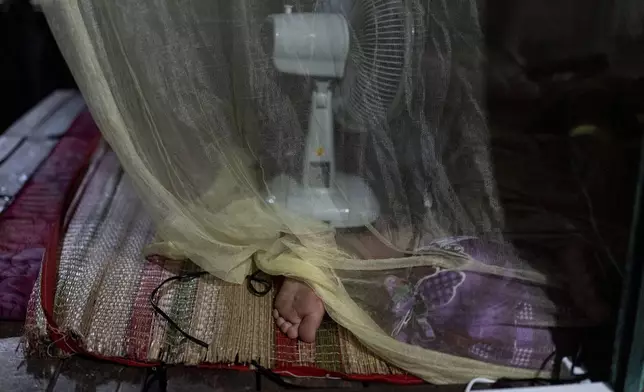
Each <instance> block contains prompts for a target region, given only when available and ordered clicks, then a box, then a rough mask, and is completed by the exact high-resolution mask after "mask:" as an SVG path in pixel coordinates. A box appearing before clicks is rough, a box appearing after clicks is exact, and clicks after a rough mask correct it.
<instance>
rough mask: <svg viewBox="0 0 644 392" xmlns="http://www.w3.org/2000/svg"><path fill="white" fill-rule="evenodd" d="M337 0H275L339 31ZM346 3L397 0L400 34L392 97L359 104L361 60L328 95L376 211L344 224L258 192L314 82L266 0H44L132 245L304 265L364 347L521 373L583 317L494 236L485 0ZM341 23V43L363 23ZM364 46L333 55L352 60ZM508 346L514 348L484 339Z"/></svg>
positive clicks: (254, 264) (237, 264) (299, 132)
mask: <svg viewBox="0 0 644 392" xmlns="http://www.w3.org/2000/svg"><path fill="white" fill-rule="evenodd" d="M353 3H354V2H353V1H349V0H345V1H343V0H336V1H329V2H326V3H324V4H322V3H320V4H315V3H314V1H312V0H311V1H294V2H293V3H292V5H293V12H307V11H308V12H313V11H314V12H327V13H328V12H332V13H340V14H343V13H345V14H346V15H347V17H346V19H347V20H348V21H349V26H350V31H352V32H353V31H354V30H357V28H356V29H352V28H351V23H352V20H355V19H354V16H352V15H351V12H350V10H352V9H354V8H353V7H354V4H353ZM359 3H360V4H362V5H361V6H362V8H363V12H365V13H366V15H367V16H365V17H364V18H363V22H362V23H363V24H364V23H375V24H378V21H379V19H378V18H377V16H374V15H376V14H377V13H378V10H379V7H385V6H387V5H388V4H395V5H396V7H397V8H396V10H398V11H395V12H400V15H399V16H398V17H399V18H400V20H403V21H404V29H403V30H402V31H403V32H404V33H403V34H402V35H398V36H394V37H393V38H391V41H388V42H387V43H388V44H389V45H390V46H391V47H394V48H399V49H400V50H398V52H396V53H395V54H394V55H395V56H398V60H396V61H400V64H402V65H401V67H402V68H401V69H400V70H399V74H398V76H397V78H396V79H395V80H393V83H395V85H396V87H397V90H396V94H394V95H395V96H392V97H390V98H391V99H389V100H386V99H380V100H379V101H377V103H378V104H377V105H373V104H372V103H373V101H374V97H378V94H380V91H379V90H378V86H377V85H374V84H370V83H371V82H374V81H375V80H377V79H378V78H379V77H380V76H379V75H378V71H377V70H374V69H375V68H374V69H372V70H371V71H369V72H371V73H365V74H362V75H358V76H357V77H356V78H358V79H359V78H363V79H362V80H361V81H360V80H358V81H355V80H354V82H355V83H356V84H358V83H362V84H363V85H362V88H363V90H364V91H363V92H362V93H360V94H356V95H355V96H353V97H352V98H351V99H344V100H338V102H339V103H336V104H337V106H343V105H344V106H345V107H350V108H352V110H349V111H348V112H349V114H348V115H346V114H345V117H347V118H350V119H349V120H348V121H340V117H339V116H338V118H337V120H338V121H335V126H334V135H335V139H336V141H335V150H336V151H335V157H336V160H335V165H336V169H337V170H338V171H342V172H345V173H352V174H354V175H356V176H358V177H360V178H361V179H363V180H364V181H365V182H366V184H368V185H369V187H370V188H371V189H372V191H373V193H374V195H375V199H376V200H377V204H378V205H379V213H378V218H377V219H376V220H374V221H373V222H371V223H369V222H367V223H365V225H364V226H363V227H359V228H351V229H346V228H339V227H334V226H333V225H331V224H329V223H328V222H325V221H323V220H320V219H316V218H315V217H312V216H311V215H308V214H306V213H301V212H293V211H292V209H289V208H284V207H283V206H282V205H280V204H279V203H269V202H267V200H268V198H267V194H270V189H269V185H268V184H270V183H271V181H272V180H273V179H274V178H276V177H278V176H279V175H283V174H286V175H288V176H290V177H292V178H295V179H298V180H299V179H300V178H301V176H302V172H303V165H304V163H303V162H304V161H305V155H306V153H305V151H306V145H305V140H306V134H307V131H308V116H309V111H310V105H311V92H312V90H313V81H312V80H311V78H310V77H309V76H307V75H293V74H286V73H282V72H279V70H277V69H276V67H275V65H274V62H273V59H272V54H271V52H270V50H271V49H270V42H268V41H270V40H271V39H272V37H271V30H270V29H269V28H267V17H268V16H269V15H271V14H275V13H282V12H284V4H283V2H282V1H281V0H237V1H229V0H182V1H178V0H154V1H150V0H141V1H139V0H127V1H124V0H111V1H102V0H99V1H94V0H65V1H44V2H42V4H43V9H44V11H45V13H46V15H47V18H48V20H49V23H50V25H51V27H52V30H53V31H54V34H55V36H56V38H57V41H58V43H59V45H60V46H61V48H62V51H63V53H64V55H65V57H66V60H67V62H68V63H69V65H70V67H71V69H72V72H73V74H74V75H75V78H76V80H77V82H78V84H79V86H80V88H81V90H82V92H83V95H84V96H85V98H86V100H87V102H88V105H89V107H90V109H91V112H92V115H93V116H94V118H95V120H96V122H97V123H98V125H99V127H100V129H101V131H102V133H103V135H104V137H105V139H106V140H107V141H108V142H109V144H110V145H111V147H112V148H113V149H114V151H115V152H116V154H117V155H118V157H119V159H120V161H121V163H122V165H123V167H124V168H125V170H126V172H127V173H128V175H129V176H130V177H131V178H132V179H133V181H134V182H135V184H136V186H137V188H138V190H139V193H140V197H141V198H143V200H144V201H145V204H146V205H147V207H148V209H149V211H150V213H151V214H152V215H153V217H154V218H155V220H156V224H157V240H156V242H155V243H152V244H150V245H149V246H148V248H147V252H148V253H149V254H160V255H164V256H168V257H173V258H186V259H190V260H192V261H193V262H194V263H196V264H197V265H198V266H200V267H201V268H203V269H204V270H206V271H208V272H209V273H211V274H213V275H215V276H216V277H218V278H220V279H223V280H225V281H228V282H232V283H242V282H243V281H244V279H245V278H246V276H247V275H249V274H251V273H252V272H253V271H255V270H256V269H259V270H262V271H264V272H265V273H268V274H270V275H274V276H286V277H291V278H294V279H297V280H300V281H302V282H305V283H306V284H308V285H309V286H310V287H311V288H312V289H313V290H314V291H315V293H316V294H317V295H318V296H319V297H320V298H321V300H322V301H323V303H324V305H325V309H326V311H327V313H328V314H329V316H330V317H331V318H332V319H333V320H335V321H336V322H337V323H339V324H340V325H342V326H344V327H345V328H347V329H348V330H349V331H351V332H352V333H353V334H354V335H355V336H356V337H357V338H358V339H359V340H360V341H361V342H362V343H363V344H364V345H365V346H366V347H367V348H368V349H369V350H372V351H373V352H374V353H376V354H377V355H379V356H380V357H382V358H383V359H384V360H386V361H387V362H389V363H391V364H393V365H395V366H397V367H400V368H401V369H403V370H405V371H407V372H410V373H412V374H415V375H418V376H420V377H422V378H424V379H425V380H428V381H430V382H437V383H445V382H462V381H465V380H469V379H470V378H472V377H473V376H474V375H478V376H488V377H504V376H518V377H533V376H534V375H535V369H538V368H539V367H540V366H541V363H542V362H543V361H544V360H546V359H547V357H548V356H549V355H550V354H551V352H552V350H554V346H553V345H552V339H551V337H550V334H549V328H550V327H556V326H562V325H565V326H574V325H585V324H586V323H587V321H586V320H585V319H584V318H580V317H577V316H576V315H575V314H574V313H575V312H574V311H572V310H571V308H570V307H569V306H567V305H566V304H565V303H564V304H563V305H562V304H561V303H555V302H554V301H553V299H552V298H553V296H552V295H551V294H552V292H557V290H561V289H562V287H563V285H562V282H561V281H560V280H557V279H556V274H549V273H548V272H547V271H546V268H542V267H540V266H537V267H535V265H534V263H530V262H527V261H523V260H524V258H522V257H519V255H518V252H516V251H515V250H514V248H513V247H512V246H511V245H510V244H509V242H508V240H507V238H506V234H505V227H504V214H503V210H502V208H501V205H500V203H499V202H498V200H497V197H496V185H495V178H494V177H495V176H494V174H493V170H492V169H493V168H492V163H491V158H490V150H489V140H488V139H489V136H488V129H487V127H486V114H485V111H484V105H483V97H482V96H483V92H484V88H483V87H484V86H483V61H484V56H483V55H484V50H483V42H482V38H483V36H482V32H481V27H480V22H479V20H480V17H479V13H480V12H482V9H480V7H479V5H478V4H477V3H476V2H475V1H472V0H471V1H448V2H440V1H429V0H405V1H403V0H389V1H383V0H380V1H376V0H361V1H359ZM365 10H366V11H365ZM390 12H394V11H390ZM389 16H391V15H389ZM394 16H396V15H394ZM369 18H371V19H369ZM364 20H367V22H364ZM385 27H386V26H385ZM378 29H379V26H376V29H375V30H374V31H376V33H374V34H384V33H383V32H382V31H384V30H378ZM350 35H351V39H352V43H351V45H352V49H351V51H353V50H354V49H353V48H354V46H353V45H354V41H355V40H360V39H361V38H364V37H360V36H359V34H353V33H352V34H350ZM396 40H398V41H396ZM388 53H390V52H385V53H384V54H383V56H387V55H389V54H388ZM363 54H364V53H363ZM380 55H381V54H380V53H377V52H372V53H367V54H364V56H362V57H360V56H358V57H357V59H356V58H354V59H353V60H351V59H350V60H349V61H354V62H362V66H366V67H367V68H368V65H369V61H375V58H377V57H378V56H380ZM394 55H392V56H394ZM304 73H305V72H304ZM347 77H349V76H347ZM365 77H366V80H365V79H364V78H365ZM332 83H336V82H332ZM337 83H338V84H339V83H340V82H337ZM374 86H375V87H374ZM335 91H339V90H335ZM337 94H338V95H341V94H342V93H341V92H337ZM378 99H379V98H378ZM365 102H367V103H365ZM369 102H370V104H372V106H371V109H372V110H373V112H372V113H367V114H366V115H365V114H364V113H362V112H360V110H361V109H364V108H365V107H366V106H367V105H368V104H369ZM361 105H362V106H361ZM394 106H395V107H394ZM392 107H393V108H392ZM340 109H342V108H340ZM379 110H386V111H387V113H386V115H382V116H381V115H380V113H379V112H378V111H379ZM345 112H347V111H345ZM352 112H353V115H352ZM356 113H357V114H356ZM360 113H362V114H360ZM350 122H353V124H350ZM356 124H357V125H356ZM507 347H510V348H511V350H510V351H508V352H511V353H513V354H510V355H509V356H508V357H507V358H505V359H499V358H501V357H495V354H494V353H495V352H500V351H503V350H505V349H506V348H507ZM495 350H496V351H495ZM495 358H496V359H495Z"/></svg>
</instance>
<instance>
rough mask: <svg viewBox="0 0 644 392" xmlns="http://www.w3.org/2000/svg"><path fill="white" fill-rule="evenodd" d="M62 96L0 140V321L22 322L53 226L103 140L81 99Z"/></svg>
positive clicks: (50, 101)
mask: <svg viewBox="0 0 644 392" xmlns="http://www.w3.org/2000/svg"><path fill="white" fill-rule="evenodd" d="M63 97H67V98H69V99H67V100H65V99H63V100H58V101H56V100H53V99H51V97H50V99H48V100H45V101H44V103H43V104H44V106H45V108H46V109H47V108H48V109H49V110H42V108H41V107H37V108H36V109H35V110H34V112H32V113H30V114H28V115H27V116H25V118H23V119H22V120H21V121H19V122H18V123H16V125H15V126H14V127H12V128H10V129H9V130H8V131H7V133H6V134H5V135H3V136H1V137H0V150H2V146H3V145H4V146H5V147H7V148H5V150H3V151H2V152H3V153H4V154H5V159H4V160H0V188H2V187H3V188H2V189H3V191H4V192H5V193H4V196H3V198H2V200H3V204H2V205H0V211H2V212H0V320H23V319H24V317H25V312H26V307H27V302H28V299H29V295H30V293H31V291H32V288H33V285H34V282H35V280H36V278H37V276H38V271H39V269H40V263H41V261H42V256H43V252H44V248H45V245H46V242H47V236H48V233H49V230H50V227H51V225H52V224H53V223H54V222H56V220H57V219H58V217H59V216H60V214H62V213H63V211H62V207H63V205H62V203H63V198H64V195H65V193H66V192H68V191H69V190H70V187H72V186H73V185H74V179H75V178H76V177H77V176H78V175H79V173H81V172H82V170H83V169H84V168H85V167H86V165H87V162H88V160H89V158H90V157H91V153H92V151H94V149H95V148H96V145H97V142H98V140H100V139H99V138H100V133H99V131H98V129H97V127H96V125H95V123H94V122H93V120H92V118H91V116H90V114H89V112H87V111H84V112H82V113H81V114H80V115H79V112H81V110H84V109H83V108H84V104H82V99H81V98H80V97H79V96H77V95H69V96H67V95H63ZM56 103H57V104H58V106H56V105H55V104H56ZM63 109H64V110H63ZM59 115H60V116H59ZM72 116H73V117H72ZM72 122H73V123H72ZM70 124H71V125H70ZM61 135H62V136H61ZM58 136H61V137H60V139H56V137H58ZM52 137H53V139H52ZM12 146H13V148H10V147H12Z"/></svg>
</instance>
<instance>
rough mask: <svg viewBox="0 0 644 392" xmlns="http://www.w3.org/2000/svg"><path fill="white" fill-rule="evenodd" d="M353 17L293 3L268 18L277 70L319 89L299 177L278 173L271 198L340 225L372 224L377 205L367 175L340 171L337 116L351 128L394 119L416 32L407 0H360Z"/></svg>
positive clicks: (365, 127) (361, 128)
mask: <svg viewBox="0 0 644 392" xmlns="http://www.w3.org/2000/svg"><path fill="white" fill-rule="evenodd" d="M347 3H348V2H345V4H347ZM348 19H349V20H350V21H351V24H349V23H348V22H347V17H345V13H342V12H337V13H325V12H314V13H297V12H294V11H293V9H292V7H291V6H286V7H285V12H284V13H283V14H276V15H272V16H271V17H270V18H269V20H270V23H272V44H273V48H272V56H273V63H274V65H275V67H276V68H277V70H278V71H280V72H284V73H290V74H296V75H306V76H310V77H311V78H312V79H313V81H314V84H315V88H314V90H313V93H312V96H311V112H310V114H309V126H308V133H307V135H306V143H305V149H306V151H305V152H304V162H303V173H302V178H301V181H297V180H295V179H293V178H292V177H288V176H286V175H283V174H282V175H279V176H277V177H276V178H274V179H273V180H272V181H271V182H270V184H269V185H268V191H269V197H268V202H269V203H275V204H277V205H279V206H281V207H283V208H286V209H288V210H289V211H292V212H294V213H297V214H300V215H304V216H308V217H312V218H314V219H318V220H321V221H325V222H328V223H329V224H330V225H331V226H333V227H337V228H349V227H359V226H365V225H367V224H370V223H373V222H374V221H375V220H376V219H377V218H378V216H379V213H380V208H379V205H378V201H377V200H376V197H375V195H374V193H373V191H372V190H371V189H370V187H369V185H368V184H367V183H366V182H365V181H364V180H363V179H362V178H360V177H358V176H355V175H349V174H347V173H342V172H339V171H336V165H335V157H334V143H333V139H334V137H333V131H334V114H335V119H336V120H337V121H338V122H339V123H340V124H341V125H342V128H343V129H345V130H349V131H368V130H369V128H370V127H373V126H378V125H379V124H380V125H382V124H383V123H384V122H386V121H387V120H388V119H390V118H391V116H392V114H393V113H394V111H395V110H396V108H397V107H398V100H399V97H400V95H401V93H402V85H403V76H404V70H405V68H406V65H407V59H408V58H409V53H408V49H409V47H410V45H409V39H410V36H411V35H412V34H413V28H412V23H410V19H409V16H408V12H407V11H406V10H405V7H404V4H403V0H357V1H356V2H355V4H354V5H353V6H352V9H351V11H350V13H349V16H348Z"/></svg>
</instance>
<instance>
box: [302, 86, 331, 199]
mask: <svg viewBox="0 0 644 392" xmlns="http://www.w3.org/2000/svg"><path fill="white" fill-rule="evenodd" d="M329 85H330V82H329V81H321V80H315V90H314V91H313V94H312V96H311V112H310V113H309V130H308V133H307V136H306V152H305V157H304V159H305V161H304V168H303V176H302V184H303V185H304V186H305V187H308V188H324V189H328V188H330V187H332V186H333V184H335V155H334V154H335V152H334V146H333V112H332V109H331V99H332V93H331V90H330V89H329Z"/></svg>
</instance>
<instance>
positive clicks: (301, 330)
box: [273, 278, 324, 343]
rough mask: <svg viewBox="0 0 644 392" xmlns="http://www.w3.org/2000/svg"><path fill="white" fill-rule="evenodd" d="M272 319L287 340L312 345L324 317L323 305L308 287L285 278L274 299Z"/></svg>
mask: <svg viewBox="0 0 644 392" xmlns="http://www.w3.org/2000/svg"><path fill="white" fill-rule="evenodd" d="M273 317H274V318H275V323H276V324H277V327H278V328H279V329H280V330H281V331H282V332H284V333H285V334H286V335H288V337H289V338H291V339H297V338H300V339H301V340H302V341H304V342H307V343H312V342H314V341H315V333H316V332H317V330H318V328H319V327H320V324H321V323H322V318H323V317H324V305H323V304H322V301H321V300H320V299H319V298H318V297H317V296H316V295H315V293H314V292H313V290H312V289H311V288H310V287H309V286H307V285H306V284H304V283H301V282H298V281H296V280H293V279H288V278H286V279H284V284H283V285H282V287H281V288H280V290H279V293H278V294H277V298H276V299H275V309H273Z"/></svg>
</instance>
